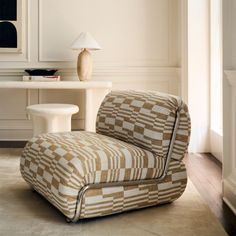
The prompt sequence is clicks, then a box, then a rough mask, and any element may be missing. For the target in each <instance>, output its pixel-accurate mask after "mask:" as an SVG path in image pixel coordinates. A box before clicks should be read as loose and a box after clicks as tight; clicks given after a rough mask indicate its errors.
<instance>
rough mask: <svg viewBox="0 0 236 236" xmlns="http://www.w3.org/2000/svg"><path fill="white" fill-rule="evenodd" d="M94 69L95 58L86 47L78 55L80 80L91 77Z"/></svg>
mask: <svg viewBox="0 0 236 236" xmlns="http://www.w3.org/2000/svg"><path fill="white" fill-rule="evenodd" d="M92 69H93V59H92V55H91V53H90V52H89V51H88V50H87V49H84V50H83V51H82V52H81V53H80V54H79V56H78V62H77V73H78V76H79V80H81V81H86V80H90V79H91V75H92Z"/></svg>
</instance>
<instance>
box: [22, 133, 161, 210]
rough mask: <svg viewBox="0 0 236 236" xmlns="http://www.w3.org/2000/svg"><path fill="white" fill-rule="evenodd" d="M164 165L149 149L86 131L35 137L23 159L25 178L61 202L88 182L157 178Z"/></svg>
mask: <svg viewBox="0 0 236 236" xmlns="http://www.w3.org/2000/svg"><path fill="white" fill-rule="evenodd" d="M164 165H165V159H164V158H160V157H157V156H155V155H154V154H153V153H152V152H150V151H147V150H145V149H142V148H139V147H137V146H134V145H132V144H128V143H125V142H123V141H120V140H117V139H114V138H111V137H107V136H104V135H101V134H96V133H91V132H86V131H78V132H66V133H55V134H43V135H39V136H36V137H34V138H32V139H31V140H30V141H29V142H28V143H27V145H26V147H25V149H24V151H23V154H22V158H21V172H22V175H23V177H24V179H25V180H26V181H27V182H28V183H30V185H32V186H33V187H34V188H35V189H36V190H38V191H39V192H40V193H42V194H43V195H44V196H45V197H46V198H48V199H51V200H52V199H53V202H54V204H55V202H60V205H61V204H62V203H61V202H62V201H63V199H65V198H67V199H68V196H69V198H71V200H72V199H73V201H74V200H75V199H76V198H77V195H78V191H79V190H80V189H81V188H82V187H84V186H85V185H88V184H92V183H106V182H117V181H130V180H140V179H153V178H158V177H160V176H161V174H162V172H163V170H164ZM66 208H68V206H66Z"/></svg>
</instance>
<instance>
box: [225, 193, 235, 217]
mask: <svg viewBox="0 0 236 236" xmlns="http://www.w3.org/2000/svg"><path fill="white" fill-rule="evenodd" d="M223 200H224V202H225V203H226V205H227V206H228V207H229V208H230V210H231V211H232V212H233V213H234V214H235V215H236V208H234V206H233V205H232V204H231V202H230V201H229V200H228V199H227V198H226V197H223Z"/></svg>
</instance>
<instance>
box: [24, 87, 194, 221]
mask: <svg viewBox="0 0 236 236" xmlns="http://www.w3.org/2000/svg"><path fill="white" fill-rule="evenodd" d="M180 105H181V101H180V100H179V99H177V98H175V97H171V96H168V95H163V94H157V93H154V92H146V93H143V92H134V91H132V92H112V93H110V94H108V95H107V97H106V98H105V100H104V102H103V103H102V105H101V108H100V110H99V113H98V116H97V133H91V132H85V131H80V132H66V133H56V134H55V133H54V134H42V135H39V136H36V137H34V138H32V139H31V140H30V141H29V142H28V143H27V145H26V147H25V148H24V151H23V153H22V157H21V164H20V169H21V173H22V176H23V178H24V179H25V180H26V181H27V182H28V183H29V184H30V185H31V186H32V187H33V188H34V189H35V190H36V191H38V192H39V193H40V194H42V195H43V196H44V197H45V198H46V199H48V201H50V202H51V203H52V204H53V205H54V206H55V207H57V208H58V209H59V210H60V211H61V212H62V213H63V214H64V215H65V216H67V217H68V218H71V219H72V218H73V217H74V215H75V212H76V209H77V205H79V206H80V209H81V212H80V218H88V217H93V216H103V215H106V214H113V213H116V212H120V211H126V210H130V209H134V208H141V207H145V206H150V205H155V204H159V203H164V202H170V201H173V200H175V199H176V198H178V197H179V196H180V195H181V194H182V192H183V191H184V189H185V186H186V182H187V178H186V170H185V167H184V164H183V163H182V162H181V160H182V158H183V156H184V153H185V151H186V148H187V145H188V140H189V132H190V119H189V115H188V111H187V107H186V106H185V105H184V104H182V106H181V110H180V123H179V128H178V131H177V136H176V140H175V143H174V150H173V153H172V159H171V162H170V165H169V168H168V174H167V176H166V178H164V179H163V180H161V181H159V182H158V183H156V184H146V185H144V184H142V185H141V184H136V185H132V186H118V187H101V188H100V189H89V190H87V191H86V192H85V195H84V197H83V198H82V199H77V198H78V194H79V192H80V190H81V189H82V188H83V187H85V186H88V185H91V184H95V183H116V182H123V181H134V180H146V179H158V178H159V177H160V176H161V175H162V174H163V170H164V167H165V163H166V156H167V153H168V148H169V144H170V139H171V136H172V132H173V127H174V123H175V117H176V111H177V109H178V107H179V106H180ZM132 124H133V125H132Z"/></svg>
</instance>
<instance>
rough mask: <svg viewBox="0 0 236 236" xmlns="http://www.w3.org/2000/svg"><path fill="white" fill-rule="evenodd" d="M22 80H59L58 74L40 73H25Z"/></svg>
mask: <svg viewBox="0 0 236 236" xmlns="http://www.w3.org/2000/svg"><path fill="white" fill-rule="evenodd" d="M23 81H41V82H49V81H53V82H54V81H60V75H50V76H41V75H39V76H38V75H37V76H35V75H25V76H23Z"/></svg>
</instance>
